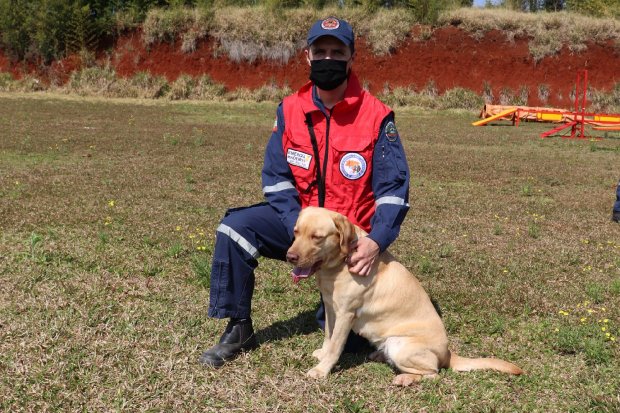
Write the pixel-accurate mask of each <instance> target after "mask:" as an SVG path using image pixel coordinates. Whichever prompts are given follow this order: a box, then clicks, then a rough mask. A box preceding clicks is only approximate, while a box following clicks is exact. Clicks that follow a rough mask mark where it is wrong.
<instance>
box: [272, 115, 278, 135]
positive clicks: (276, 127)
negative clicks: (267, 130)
mask: <svg viewBox="0 0 620 413" xmlns="http://www.w3.org/2000/svg"><path fill="white" fill-rule="evenodd" d="M277 130H278V118H276V120H274V121H273V129H272V130H271V131H272V132H275V131H277Z"/></svg>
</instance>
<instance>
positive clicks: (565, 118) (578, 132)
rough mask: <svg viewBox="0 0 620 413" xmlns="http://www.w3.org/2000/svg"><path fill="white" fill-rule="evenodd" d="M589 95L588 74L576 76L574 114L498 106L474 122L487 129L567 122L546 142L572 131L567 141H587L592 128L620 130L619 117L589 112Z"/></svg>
mask: <svg viewBox="0 0 620 413" xmlns="http://www.w3.org/2000/svg"><path fill="white" fill-rule="evenodd" d="M587 95H588V71H587V70H580V71H578V72H577V81H576V83H575V107H574V110H573V111H570V110H564V109H556V108H541V107H528V106H497V105H495V106H494V105H485V107H484V108H483V110H482V112H481V114H480V116H481V117H482V118H483V119H482V120H480V121H477V122H474V123H473V125H474V126H484V125H487V124H489V122H491V121H493V120H496V119H509V120H512V123H513V125H515V126H519V121H520V120H521V119H524V120H533V121H539V122H564V123H563V124H561V125H559V126H557V127H555V128H553V129H551V130H549V131H547V132H544V133H541V134H540V137H541V138H547V137H549V136H552V135H555V134H556V133H558V132H560V131H562V130H565V129H567V128H571V133H570V136H568V135H566V136H563V137H565V138H568V137H570V138H575V137H576V138H578V139H587V138H588V136H586V133H585V126H586V125H589V126H591V127H592V129H595V130H605V131H617V130H620V114H604V113H589V112H586V106H587V103H588V101H587Z"/></svg>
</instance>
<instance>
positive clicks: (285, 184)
mask: <svg viewBox="0 0 620 413" xmlns="http://www.w3.org/2000/svg"><path fill="white" fill-rule="evenodd" d="M285 189H295V186H294V185H293V184H292V183H291V182H289V181H282V182H279V183H277V184H275V185H270V186H265V187H263V194H268V193H272V192H280V191H284V190H285Z"/></svg>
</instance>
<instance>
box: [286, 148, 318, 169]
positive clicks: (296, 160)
mask: <svg viewBox="0 0 620 413" xmlns="http://www.w3.org/2000/svg"><path fill="white" fill-rule="evenodd" d="M311 161H312V155H310V154H308V153H305V152H300V151H296V150H294V149H289V150H287V151H286V162H288V163H289V164H291V165H293V166H299V167H300V168H304V169H309V168H310V162H311Z"/></svg>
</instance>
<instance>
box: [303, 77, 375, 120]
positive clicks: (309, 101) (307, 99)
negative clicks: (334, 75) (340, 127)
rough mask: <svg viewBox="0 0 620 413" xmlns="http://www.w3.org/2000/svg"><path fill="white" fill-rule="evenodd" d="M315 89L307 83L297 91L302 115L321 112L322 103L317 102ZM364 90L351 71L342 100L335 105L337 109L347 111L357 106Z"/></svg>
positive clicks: (310, 83)
mask: <svg viewBox="0 0 620 413" xmlns="http://www.w3.org/2000/svg"><path fill="white" fill-rule="evenodd" d="M315 90H316V87H315V86H314V84H313V83H312V82H308V83H306V84H305V85H303V86H302V87H301V89H299V91H298V92H297V94H298V95H299V97H300V98H301V104H302V109H303V111H304V113H308V112H315V111H322V109H324V106H323V103H322V102H321V101H320V100H319V97H318V94H317V93H315ZM363 93H364V90H363V89H362V87H361V86H360V83H359V80H358V79H357V76H356V75H355V73H353V71H351V73H350V74H349V79H348V81H347V88H346V89H345V91H344V99H343V100H342V101H340V102H338V103H337V104H336V106H338V108H343V109H344V110H348V109H350V108H351V107H355V106H357V105H358V104H359V103H360V102H361V99H362V95H363Z"/></svg>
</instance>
